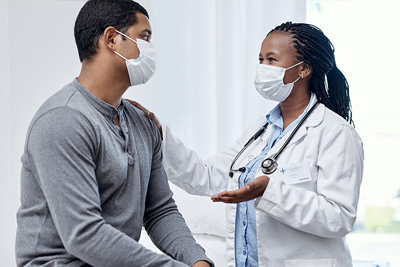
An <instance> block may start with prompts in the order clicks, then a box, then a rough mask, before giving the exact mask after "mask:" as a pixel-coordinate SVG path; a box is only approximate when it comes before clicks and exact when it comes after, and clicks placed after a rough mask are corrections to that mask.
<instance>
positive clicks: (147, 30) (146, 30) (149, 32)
mask: <svg viewBox="0 0 400 267" xmlns="http://www.w3.org/2000/svg"><path fill="white" fill-rule="evenodd" d="M142 32H147V33H148V34H149V35H151V31H150V30H149V29H145V30H143V31H142Z"/></svg>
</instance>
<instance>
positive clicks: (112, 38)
mask: <svg viewBox="0 0 400 267" xmlns="http://www.w3.org/2000/svg"><path fill="white" fill-rule="evenodd" d="M117 36H118V34H117V31H116V29H115V28H114V27H112V26H109V27H107V28H106V29H105V30H104V32H103V37H102V41H103V43H104V45H105V46H106V47H107V48H108V49H110V50H112V51H115V49H116V39H117Z"/></svg>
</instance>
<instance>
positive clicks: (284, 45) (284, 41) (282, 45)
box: [261, 31, 296, 54]
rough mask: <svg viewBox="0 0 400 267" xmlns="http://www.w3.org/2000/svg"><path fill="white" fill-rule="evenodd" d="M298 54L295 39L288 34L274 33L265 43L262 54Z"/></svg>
mask: <svg viewBox="0 0 400 267" xmlns="http://www.w3.org/2000/svg"><path fill="white" fill-rule="evenodd" d="M269 52H275V53H277V54H281V53H296V49H295V46H294V43H293V37H292V36H291V34H290V33H287V32H279V31H278V32H272V33H270V34H269V35H268V36H267V37H266V38H265V39H264V41H263V43H262V46H261V53H269Z"/></svg>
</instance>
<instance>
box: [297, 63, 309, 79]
mask: <svg viewBox="0 0 400 267" xmlns="http://www.w3.org/2000/svg"><path fill="white" fill-rule="evenodd" d="M311 73H312V67H311V66H310V65H308V64H307V63H304V64H302V65H301V68H300V73H299V76H300V77H301V78H307V77H309V76H310V77H311Z"/></svg>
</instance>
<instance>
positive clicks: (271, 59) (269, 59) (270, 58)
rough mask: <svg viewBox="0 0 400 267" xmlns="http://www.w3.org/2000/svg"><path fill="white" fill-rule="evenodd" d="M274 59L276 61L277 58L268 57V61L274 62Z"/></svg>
mask: <svg viewBox="0 0 400 267" xmlns="http://www.w3.org/2000/svg"><path fill="white" fill-rule="evenodd" d="M272 61H276V59H275V58H273V57H269V58H268V62H272Z"/></svg>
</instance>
